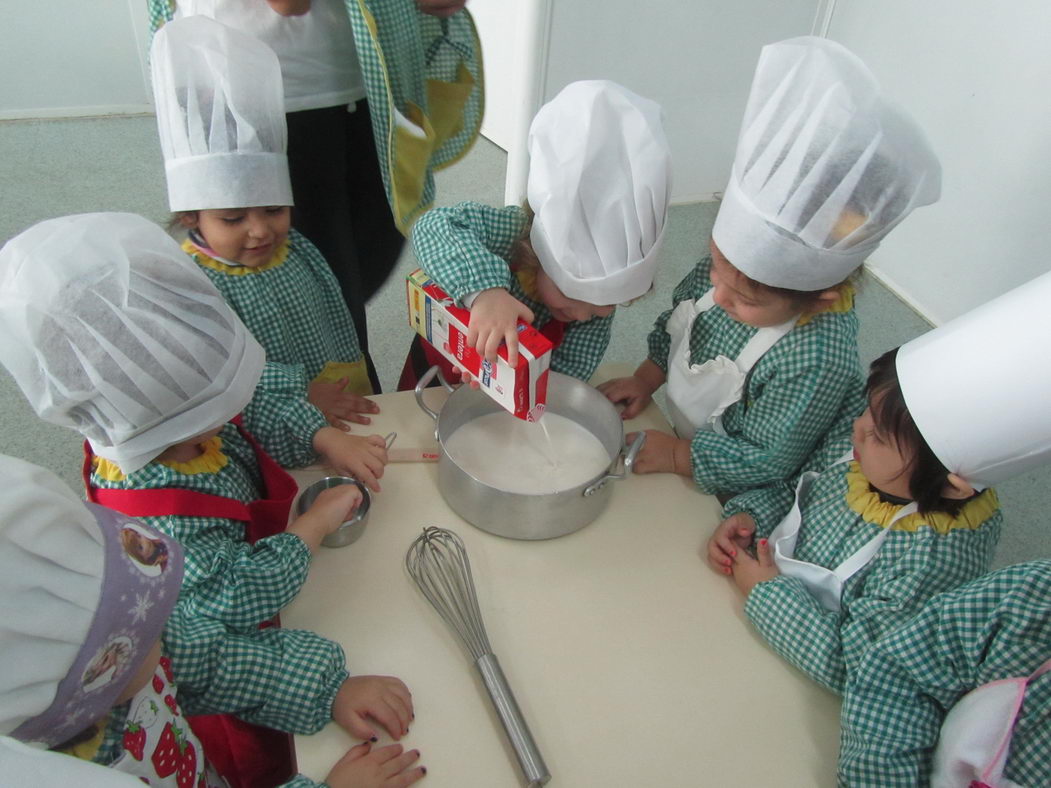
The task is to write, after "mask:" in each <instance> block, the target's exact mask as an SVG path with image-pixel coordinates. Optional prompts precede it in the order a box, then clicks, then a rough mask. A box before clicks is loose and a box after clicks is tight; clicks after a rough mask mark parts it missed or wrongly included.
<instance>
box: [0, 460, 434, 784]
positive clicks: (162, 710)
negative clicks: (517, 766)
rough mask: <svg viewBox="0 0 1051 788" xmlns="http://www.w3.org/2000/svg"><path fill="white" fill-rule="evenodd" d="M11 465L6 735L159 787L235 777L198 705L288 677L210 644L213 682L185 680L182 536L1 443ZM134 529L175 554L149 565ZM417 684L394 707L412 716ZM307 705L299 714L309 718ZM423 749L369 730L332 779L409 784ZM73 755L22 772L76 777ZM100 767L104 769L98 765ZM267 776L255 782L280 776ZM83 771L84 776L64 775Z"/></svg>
mask: <svg viewBox="0 0 1051 788" xmlns="http://www.w3.org/2000/svg"><path fill="white" fill-rule="evenodd" d="M0 473H2V474H3V478H4V479H5V480H6V482H7V483H6V485H5V487H4V490H3V491H2V492H0V599H2V600H3V604H4V615H3V617H2V621H0V675H2V676H3V677H4V681H3V686H2V687H0V734H2V735H3V736H10V737H11V738H13V739H15V740H17V741H21V742H26V743H28V744H31V745H33V746H36V747H47V748H49V749H50V750H51V751H53V752H54V753H56V754H58V753H61V754H62V758H63V759H65V758H69V759H70V760H72V759H74V758H75V759H81V760H83V761H85V762H87V763H95V764H99V766H100V768H101V767H107V768H108V769H112V770H113V772H108V773H109V774H113V776H114V778H116V775H115V774H114V772H119V773H122V774H126V775H129V776H131V777H138V778H139V779H140V780H142V782H144V783H146V784H148V785H152V786H179V788H186V786H195V787H196V788H221V786H226V785H227V783H226V781H225V780H224V779H223V778H222V776H221V775H220V774H219V773H218V772H217V771H216V769H215V768H214V765H213V764H212V763H211V762H210V755H209V752H208V750H206V749H203V748H202V746H201V741H200V740H199V739H198V737H197V736H196V735H195V733H194V729H193V723H192V721H191V720H188V718H187V716H186V715H188V714H189V715H195V714H208V713H213V712H227V711H230V712H236V711H241V710H243V709H244V707H241V706H239V705H238V700H239V699H238V697H237V693H236V690H235V692H233V693H229V692H222V691H221V690H222V688H223V686H224V685H229V684H234V683H245V684H252V685H255V686H256V687H262V688H266V687H267V686H268V685H272V684H274V683H275V682H276V681H278V680H279V678H278V677H277V676H275V675H273V674H267V673H265V672H264V673H254V674H253V673H243V672H240V671H238V670H233V671H229V670H228V667H229V666H226V665H222V664H217V663H215V662H214V661H213V657H212V655H210V654H208V653H207V652H200V653H198V655H197V659H199V660H200V662H201V663H202V664H201V666H200V669H201V670H203V671H205V672H209V673H212V674H213V675H212V677H211V678H212V681H211V682H210V683H209V687H208V691H207V692H203V693H202V692H195V691H193V690H190V689H188V688H187V687H185V686H181V687H180V686H177V684H176V677H177V676H179V675H180V670H178V669H177V667H176V666H174V665H173V662H172V660H171V659H170V658H169V656H168V653H169V651H170V648H171V632H170V629H168V628H166V620H167V619H168V616H169V614H172V613H173V612H174V610H173V608H174V607H175V606H176V600H177V599H178V597H179V585H180V582H181V581H182V579H183V568H184V567H183V551H182V547H181V546H180V545H179V543H178V542H176V541H175V540H173V539H171V538H170V537H168V536H165V535H163V534H161V533H160V532H156V531H153V530H152V529H151V528H149V527H148V526H146V525H145V524H144V523H142V522H140V521H138V520H135V519H133V518H130V517H127V516H125V515H122V514H119V513H117V512H115V511H113V510H112V509H107V508H106V507H104V506H97V505H95V504H91V503H84V502H82V501H79V500H77V497H76V496H75V495H74V494H73V492H72V491H71V490H70V489H69V488H68V487H66V486H65V485H64V484H63V483H62V482H61V481H60V480H59V479H58V478H56V477H55V476H54V475H53V474H51V473H49V472H48V471H45V470H44V469H43V468H38V467H36V466H35V465H31V464H29V463H27V462H24V461H22V460H18V459H15V458H13V457H5V456H3V455H0ZM127 531H132V532H133V533H134V534H136V535H137V536H141V537H143V538H145V539H148V540H149V541H151V542H155V543H157V544H160V545H163V548H164V549H163V552H164V554H165V555H166V556H168V558H169V560H168V561H167V562H165V564H164V565H163V566H160V567H157V566H155V565H144V564H142V563H141V560H140V557H139V556H138V555H137V554H136V553H134V552H133V551H130V550H128V548H127V545H128V543H129V539H128V538H126V532H127ZM154 570H156V571H154ZM231 689H235V688H231ZM270 689H271V690H274V691H277V690H278V689H279V688H277V687H274V686H270ZM404 695H405V697H403V698H399V704H398V705H397V706H396V707H395V708H392V709H391V713H392V714H394V715H398V714H400V715H402V716H403V717H404V720H403V723H404V724H408V713H407V709H408V707H407V706H405V705H404V704H406V703H407V702H408V693H407V692H406V693H404ZM297 716H298V715H292V716H291V717H290V719H289V725H291V726H295V725H296V724H297V722H298V720H297V719H296V718H297ZM198 719H199V718H198ZM275 721H277V720H275ZM11 755H12V750H11V749H10V748H9V747H7V746H4V747H3V748H2V749H0V784H3V785H5V786H7V785H14V783H9V782H8V780H9V779H10V778H11V777H12V774H11V773H10V771H9V770H8V768H7V760H8V758H9V757H10V756H11ZM418 758H419V752H418V751H416V750H411V751H409V752H403V751H402V747H401V745H398V744H394V745H390V746H387V747H381V748H377V749H376V750H372V749H371V743H370V742H365V743H363V744H358V745H357V746H355V747H352V748H350V750H349V751H348V752H347V754H346V755H345V756H344V757H343V758H342V759H340V760H339V761H338V762H337V763H336V765H335V766H334V768H333V769H332V771H331V772H330V773H329V775H328V777H327V778H326V783H325V784H326V785H328V786H330V788H398V787H399V786H406V785H410V784H411V783H414V782H416V781H417V780H419V779H420V778H421V777H422V776H423V775H424V774H425V773H426V770H425V769H424V768H423V767H420V766H414V765H413V764H414V763H415V761H416V760H417V759H418ZM71 767H72V764H64V763H63V762H62V760H58V761H56V760H55V759H54V758H52V759H50V760H42V761H40V765H39V771H37V772H36V773H35V774H34V775H33V778H32V781H31V782H24V783H20V785H33V786H52V785H55V786H57V785H61V784H63V783H62V781H61V778H62V777H63V776H65V777H67V778H69V777H71V776H72V775H71ZM84 776H85V777H87V776H89V775H88V773H84ZM90 777H91V779H92V781H93V783H99V782H102V780H101V779H99V775H90ZM268 777H270V778H271V779H270V780H269V781H267V782H265V783H262V782H257V783H254V784H253V786H259V785H264V784H270V785H273V784H275V783H276V782H277V781H276V780H275V779H273V778H274V775H268ZM290 778H291V779H290V780H289V781H288V782H287V783H285V785H286V786H289V787H290V788H291V787H292V786H296V787H297V788H306V786H314V785H317V783H315V782H314V781H313V780H309V779H307V778H306V777H304V776H302V775H295V776H292V775H290ZM113 782H114V783H116V784H123V783H120V781H119V780H117V779H114V780H113ZM71 784H77V785H83V784H84V783H83V782H80V780H79V779H77V780H76V781H75V782H73V781H71V782H66V783H65V785H71ZM135 784H136V785H141V784H142V783H140V782H136V783H135Z"/></svg>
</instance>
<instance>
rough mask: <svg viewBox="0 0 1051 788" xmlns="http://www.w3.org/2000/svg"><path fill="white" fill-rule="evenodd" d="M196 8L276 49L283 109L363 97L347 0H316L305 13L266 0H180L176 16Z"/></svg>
mask: <svg viewBox="0 0 1051 788" xmlns="http://www.w3.org/2000/svg"><path fill="white" fill-rule="evenodd" d="M195 14H203V15H204V16H208V17H211V18H212V19H215V20H216V21H218V22H222V23H223V24H225V25H228V26H230V27H233V28H236V29H238V30H242V31H244V32H246V33H250V34H252V35H253V36H255V37H256V38H258V39H259V40H260V41H263V42H264V43H266V44H267V45H269V47H270V48H271V49H273V50H274V52H276V53H277V59H278V60H279V61H280V62H281V77H282V82H283V83H284V88H285V112H298V111H300V110H304V109H320V108H321V107H335V106H340V105H349V104H353V103H354V102H355V101H358V100H359V99H363V98H365V83H364V81H363V80H362V77H361V67H360V66H359V65H358V55H357V51H356V50H355V49H354V34H353V31H352V30H351V27H350V18H349V17H348V16H347V9H346V6H345V4H344V0H312V2H311V4H310V11H308V12H307V13H305V14H303V15H302V16H281V15H280V14H278V13H277V12H275V11H274V10H273V9H272V8H271V7H270V4H269V3H267V2H266V0H178V5H177V7H176V10H175V16H176V18H178V17H183V16H192V15H195Z"/></svg>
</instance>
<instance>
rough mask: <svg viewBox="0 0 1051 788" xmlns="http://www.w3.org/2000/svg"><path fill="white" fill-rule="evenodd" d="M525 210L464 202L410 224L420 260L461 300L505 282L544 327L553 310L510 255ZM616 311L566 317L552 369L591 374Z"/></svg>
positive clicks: (586, 376) (581, 376)
mask: <svg viewBox="0 0 1051 788" xmlns="http://www.w3.org/2000/svg"><path fill="white" fill-rule="evenodd" d="M527 221H528V220H527V218H526V214H525V211H523V210H522V209H521V208H519V207H517V206H514V205H508V206H506V207H504V208H493V207H491V206H488V205H483V204H481V203H476V202H461V203H458V204H457V205H453V206H450V207H447V208H434V209H432V210H430V211H428V212H427V213H425V214H424V215H423V216H422V217H420V220H419V221H418V222H417V223H416V226H415V227H414V228H413V230H412V248H413V251H414V252H415V253H416V257H417V259H418V260H419V261H420V266H421V267H422V268H423V270H424V271H425V272H426V273H427V275H428V276H430V277H432V278H433V279H434V280H435V281H436V282H437V283H438V284H439V286H440V287H441V288H442V289H443V290H444V291H445V292H447V293H448V294H449V295H450V296H451V297H452V298H453V299H455V300H456V302H457V304H459V305H460V306H463V305H464V304H463V299H464V297H465V296H467V295H470V294H471V293H477V292H480V291H482V290H488V289H489V288H491V287H502V288H504V289H505V290H507V291H508V292H510V293H511V295H513V296H514V297H515V298H517V299H518V300H519V301H521V302H522V303H523V304H525V305H526V306H528V307H529V308H530V309H531V310H533V315H534V318H535V319H534V320H533V325H534V326H535V327H536V328H543V327H544V325H545V324H547V323H548V322H549V321H550V320H551V319H552V318H551V312H550V311H548V308H547V307H546V306H544V304H542V303H541V302H540V301H538V300H537V299H536V298H535V296H534V294H532V293H527V292H526V291H525V290H524V289H523V288H522V285H521V283H520V282H519V281H518V277H516V276H515V275H514V273H513V272H512V271H511V268H510V264H509V262H508V261H509V260H510V259H511V250H512V249H513V247H514V245H515V242H516V241H517V240H518V239H519V238H521V237H522V233H523V232H524V230H525V227H526V222H527ZM612 330H613V315H609V316H608V317H593V318H591V320H585V321H581V322H574V323H568V324H567V325H566V331H565V334H564V336H563V338H562V343H561V344H560V345H559V346H558V347H556V348H555V349H554V350H553V351H552V353H551V369H552V370H554V371H555V372H561V373H562V374H564V375H570V376H572V377H574V378H578V379H580V380H585V381H586V380H590V378H591V376H592V375H593V374H595V370H596V369H598V365H599V364H600V363H601V361H602V357H603V356H604V355H605V353H606V348H607V347H608V346H609V338H610V333H611V332H612Z"/></svg>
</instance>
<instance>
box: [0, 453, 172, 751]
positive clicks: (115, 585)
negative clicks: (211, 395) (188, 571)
mask: <svg viewBox="0 0 1051 788" xmlns="http://www.w3.org/2000/svg"><path fill="white" fill-rule="evenodd" d="M0 478H2V479H3V480H4V486H3V489H2V490H0V734H4V735H11V736H13V737H14V738H16V739H18V740H19V741H24V742H32V743H41V744H44V745H46V746H49V747H53V746H54V745H56V744H60V743H62V742H63V741H66V740H67V739H69V738H70V737H72V736H73V735H75V734H77V733H79V732H80V731H81V730H83V729H84V728H85V727H87V726H88V725H89V724H91V723H92V722H94V721H96V720H98V719H100V718H102V717H103V716H105V714H106V712H107V711H108V710H109V709H110V708H111V707H112V706H113V705H114V703H115V702H116V700H117V698H118V697H119V696H120V694H121V693H122V692H123V690H124V688H125V686H126V685H127V682H128V680H129V679H130V678H132V677H133V676H134V675H135V673H136V671H137V670H138V668H139V666H140V665H141V664H142V662H143V659H144V658H145V657H146V655H147V654H148V653H149V651H150V649H151V648H152V647H153V644H154V643H155V642H156V641H157V640H158V638H160V635H161V632H162V630H163V628H164V625H165V623H166V622H167V620H168V615H169V614H170V613H171V610H172V607H173V606H174V604H175V601H176V599H177V598H178V596H179V589H180V586H181V583H182V574H183V557H182V548H181V547H180V546H179V544H178V543H177V542H175V541H174V540H173V539H171V538H169V537H167V536H164V535H163V534H160V533H158V532H156V531H154V530H152V529H151V528H149V527H147V526H145V525H144V524H142V523H140V522H139V521H137V520H135V519H134V518H131V517H127V516H125V515H122V514H120V513H118V512H115V511H113V510H112V509H107V508H106V507H104V506H97V505H95V504H91V503H85V502H83V501H81V500H79V499H78V498H77V496H76V495H74V494H73V491H72V490H70V489H69V488H68V487H67V486H66V485H64V484H63V483H62V482H61V481H59V479H58V478H57V477H56V476H55V475H54V474H52V473H51V472H50V471H46V470H44V469H43V468H38V467H37V466H35V465H32V464H30V463H28V462H24V461H23V460H18V459H15V458H14V457H6V456H4V455H0Z"/></svg>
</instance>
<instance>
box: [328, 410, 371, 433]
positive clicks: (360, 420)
mask: <svg viewBox="0 0 1051 788" xmlns="http://www.w3.org/2000/svg"><path fill="white" fill-rule="evenodd" d="M339 418H340V420H341V421H343V422H348V421H349V422H353V423H354V424H372V419H370V418H369V417H368V416H365V415H364V414H361V413H357V412H355V411H349V412H347V413H346V414H344V415H343V416H340V417H339ZM336 426H339V425H338V424H337V425H336ZM343 429H344V430H346V431H347V432H350V427H349V426H346V425H344V427H343Z"/></svg>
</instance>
